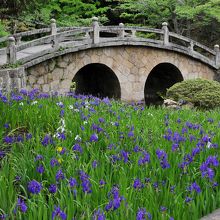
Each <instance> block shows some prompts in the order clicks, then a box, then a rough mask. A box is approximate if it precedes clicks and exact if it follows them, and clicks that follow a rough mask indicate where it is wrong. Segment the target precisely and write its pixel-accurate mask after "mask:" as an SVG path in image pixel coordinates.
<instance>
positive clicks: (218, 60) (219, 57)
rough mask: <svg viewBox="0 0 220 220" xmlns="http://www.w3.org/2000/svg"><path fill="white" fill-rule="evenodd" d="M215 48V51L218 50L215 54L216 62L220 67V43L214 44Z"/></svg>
mask: <svg viewBox="0 0 220 220" xmlns="http://www.w3.org/2000/svg"><path fill="white" fill-rule="evenodd" d="M214 50H215V52H216V55H215V64H216V66H217V67H219V68H220V49H219V45H218V44H216V45H215V46H214Z"/></svg>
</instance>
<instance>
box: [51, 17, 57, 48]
mask: <svg viewBox="0 0 220 220" xmlns="http://www.w3.org/2000/svg"><path fill="white" fill-rule="evenodd" d="M50 28H51V35H52V37H53V38H52V40H51V44H52V47H54V48H57V47H58V40H57V37H56V34H57V24H56V20H55V19H54V18H52V19H51V20H50Z"/></svg>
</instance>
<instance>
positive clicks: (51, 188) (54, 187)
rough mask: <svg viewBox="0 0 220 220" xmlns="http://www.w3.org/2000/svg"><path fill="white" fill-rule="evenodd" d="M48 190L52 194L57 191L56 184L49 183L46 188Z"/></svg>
mask: <svg viewBox="0 0 220 220" xmlns="http://www.w3.org/2000/svg"><path fill="white" fill-rule="evenodd" d="M48 190H49V192H50V193H52V194H54V193H56V191H57V185H56V184H51V185H50V186H49V188H48Z"/></svg>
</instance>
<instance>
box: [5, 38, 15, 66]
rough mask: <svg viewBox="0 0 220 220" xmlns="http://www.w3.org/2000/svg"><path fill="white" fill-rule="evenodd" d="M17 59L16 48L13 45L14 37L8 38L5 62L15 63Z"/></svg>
mask: <svg viewBox="0 0 220 220" xmlns="http://www.w3.org/2000/svg"><path fill="white" fill-rule="evenodd" d="M16 61H17V48H16V45H15V38H14V37H9V38H8V47H7V63H9V64H15V63H16Z"/></svg>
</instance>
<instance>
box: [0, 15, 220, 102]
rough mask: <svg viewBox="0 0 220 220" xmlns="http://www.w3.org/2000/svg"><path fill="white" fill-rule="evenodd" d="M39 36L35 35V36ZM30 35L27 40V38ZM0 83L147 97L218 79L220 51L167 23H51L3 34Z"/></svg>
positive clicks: (126, 97) (1, 86)
mask: <svg viewBox="0 0 220 220" xmlns="http://www.w3.org/2000/svg"><path fill="white" fill-rule="evenodd" d="M33 36H34V37H35V38H34V39H33V38H32V40H30V38H31V37H33ZM24 40H26V41H24ZM4 41H8V46H7V47H6V48H2V49H0V89H1V90H5V91H11V90H12V89H13V88H17V89H21V88H27V89H31V88H39V89H40V90H41V91H42V92H55V91H57V92H59V93H66V92H69V91H70V88H71V85H72V82H73V81H74V82H76V93H82V94H92V95H96V96H101V97H106V96H107V97H110V98H118V99H122V100H126V101H131V100H132V101H140V100H143V99H144V98H145V101H146V103H151V102H153V101H154V102H155V100H156V101H159V100H160V97H159V96H158V93H161V94H163V93H164V92H165V91H166V89H167V88H169V87H170V86H172V85H173V84H174V83H176V82H179V81H182V80H185V79H193V78H205V79H210V80H218V79H219V74H220V73H219V69H220V51H219V46H218V45H215V47H214V50H212V49H210V48H208V47H206V46H203V45H201V44H200V43H198V42H195V41H193V40H192V39H189V38H186V37H184V36H181V35H178V34H176V33H172V32H169V29H168V26H167V23H163V24H162V29H153V28H142V27H125V26H124V25H123V24H119V26H100V25H99V23H98V19H97V18H93V23H92V26H91V27H80V28H78V27H66V28H57V27H56V22H55V20H54V19H52V20H51V26H50V27H49V28H44V29H38V30H33V31H28V32H22V33H18V34H14V35H13V36H11V37H9V38H8V37H5V38H0V43H2V42H4Z"/></svg>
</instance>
